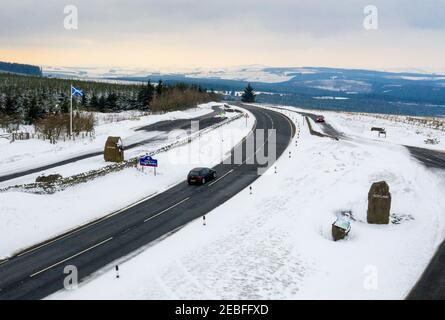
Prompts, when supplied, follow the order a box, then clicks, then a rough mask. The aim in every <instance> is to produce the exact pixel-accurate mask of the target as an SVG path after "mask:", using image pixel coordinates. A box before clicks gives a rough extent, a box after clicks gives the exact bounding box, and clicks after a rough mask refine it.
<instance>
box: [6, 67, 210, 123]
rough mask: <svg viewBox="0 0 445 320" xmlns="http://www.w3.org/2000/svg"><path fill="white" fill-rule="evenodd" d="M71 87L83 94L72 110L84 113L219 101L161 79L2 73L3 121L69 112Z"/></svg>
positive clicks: (198, 89)
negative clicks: (125, 81)
mask: <svg viewBox="0 0 445 320" xmlns="http://www.w3.org/2000/svg"><path fill="white" fill-rule="evenodd" d="M71 85H73V86H74V87H76V88H78V89H81V90H82V91H83V92H84V95H83V96H81V97H75V98H74V99H73V108H74V109H75V110H85V111H98V112H120V111H124V110H141V111H154V112H159V111H171V110H180V109H187V108H191V107H194V106H196V105H197V104H200V103H205V102H210V101H217V100H218V99H219V96H218V95H216V94H214V93H212V92H207V90H206V89H204V88H201V87H200V86H199V85H189V84H185V83H176V84H169V85H165V84H164V83H163V82H162V81H161V80H160V81H159V82H158V83H157V84H152V83H151V82H150V81H148V82H147V83H135V84H119V83H108V82H96V81H81V80H65V79H55V78H46V77H34V76H22V75H15V74H2V73H0V122H2V123H3V124H5V123H11V122H13V123H21V124H35V123H36V122H37V121H39V120H41V119H43V118H45V117H47V116H48V115H54V114H66V113H68V112H69V107H70V87H71Z"/></svg>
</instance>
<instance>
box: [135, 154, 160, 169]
mask: <svg viewBox="0 0 445 320" xmlns="http://www.w3.org/2000/svg"><path fill="white" fill-rule="evenodd" d="M139 164H140V165H141V166H144V167H155V168H157V167H158V160H156V159H153V158H152V157H150V156H144V157H141V158H140V159H139Z"/></svg>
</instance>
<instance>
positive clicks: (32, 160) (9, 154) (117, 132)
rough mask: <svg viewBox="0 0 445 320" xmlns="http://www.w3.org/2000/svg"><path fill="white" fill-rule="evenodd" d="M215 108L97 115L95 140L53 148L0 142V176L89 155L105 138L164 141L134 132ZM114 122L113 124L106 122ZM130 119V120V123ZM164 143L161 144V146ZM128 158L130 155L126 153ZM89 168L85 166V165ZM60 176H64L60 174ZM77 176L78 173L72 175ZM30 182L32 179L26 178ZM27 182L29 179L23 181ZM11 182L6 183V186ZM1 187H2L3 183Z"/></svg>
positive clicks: (152, 134) (100, 148)
mask: <svg viewBox="0 0 445 320" xmlns="http://www.w3.org/2000/svg"><path fill="white" fill-rule="evenodd" d="M214 105H218V104H216V103H209V104H203V105H200V106H199V108H193V109H189V110H185V111H175V112H169V113H166V114H163V115H149V116H142V117H134V116H132V115H131V113H125V112H124V113H121V114H118V115H116V114H105V115H100V114H98V117H99V118H98V125H97V127H96V128H95V132H96V134H95V138H94V139H91V138H85V139H82V140H77V141H65V142H64V141H60V142H58V143H57V144H51V143H49V142H48V141H42V140H37V139H31V140H24V141H15V142H14V143H10V142H9V141H8V140H6V139H0V149H1V152H0V175H5V174H10V173H13V172H20V171H23V170H26V169H30V168H35V167H39V166H43V165H47V164H51V163H54V162H57V161H62V160H64V159H68V158H71V157H75V156H80V155H83V154H87V153H91V152H99V151H103V148H104V145H105V142H106V140H107V138H108V136H110V135H112V136H120V137H121V138H122V139H123V142H124V145H129V144H131V143H135V142H138V141H141V140H145V139H151V138H155V137H156V138H159V139H166V138H167V137H166V136H165V135H164V134H162V133H160V132H146V131H138V132H136V131H135V130H136V129H137V128H140V127H143V126H147V125H150V124H153V123H155V122H159V121H164V120H176V119H191V118H196V117H199V116H202V115H205V114H209V113H211V112H213V109H212V106H214ZM112 118H114V120H115V121H112V122H111V121H109V120H111V119H112ZM119 118H124V119H125V118H129V120H124V121H117V120H118V119H119ZM131 118H133V119H131ZM165 142H166V141H164V143H165ZM139 151H140V148H139V150H132V152H139ZM126 155H127V156H130V155H131V154H130V153H126ZM102 160H103V159H102V157H97V159H88V160H86V161H84V162H83V164H79V167H77V168H80V167H81V166H82V165H83V168H86V167H88V168H91V169H92V168H95V167H97V166H100V165H102V164H103V161H102ZM87 164H89V165H87ZM61 173H64V172H61ZM67 173H68V174H72V173H73V172H72V170H69V169H68V170H67ZM76 173H78V172H76ZM28 178H34V179H35V176H32V177H28ZM26 181H28V182H29V179H28V180H26ZM22 182H24V180H23V179H19V180H17V181H13V183H22ZM10 184H11V181H9V182H8V185H10ZM2 185H5V184H4V183H3V184H2Z"/></svg>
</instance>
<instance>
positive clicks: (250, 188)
mask: <svg viewBox="0 0 445 320" xmlns="http://www.w3.org/2000/svg"><path fill="white" fill-rule="evenodd" d="M249 190H250V194H252V186H250V187H249Z"/></svg>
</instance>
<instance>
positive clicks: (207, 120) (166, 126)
mask: <svg viewBox="0 0 445 320" xmlns="http://www.w3.org/2000/svg"><path fill="white" fill-rule="evenodd" d="M220 111H221V110H220V108H218V107H214V108H213V112H211V113H209V114H206V115H203V116H200V117H196V118H193V119H178V120H167V121H161V122H158V123H154V124H151V125H148V126H144V127H142V128H139V129H138V130H136V131H147V132H154V131H163V132H169V131H172V130H177V129H182V130H189V129H190V127H191V121H199V128H200V129H201V130H202V129H205V128H207V127H210V126H212V125H214V124H216V123H218V122H221V121H222V120H224V118H221V117H217V118H215V115H217V114H218V113H219V112H220ZM164 139H165V138H161V137H159V136H158V137H153V138H150V139H144V140H140V141H137V142H135V143H131V144H128V145H126V146H125V149H126V150H129V149H133V148H136V147H139V146H143V145H146V144H149V143H154V142H157V141H160V140H164ZM100 155H103V151H102V150H101V151H96V152H89V153H85V154H82V155H79V156H75V157H71V158H68V159H65V160H61V161H56V162H54V163H51V164H48V165H44V166H39V167H35V168H31V169H27V170H23V171H20V172H13V173H10V174H6V175H3V176H0V182H4V181H8V180H12V179H16V178H20V177H24V176H27V175H29V174H33V173H37V172H41V171H45V170H48V169H53V168H56V167H60V166H63V165H66V164H69V163H73V162H76V161H80V160H84V159H89V158H93V157H97V156H100Z"/></svg>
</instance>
